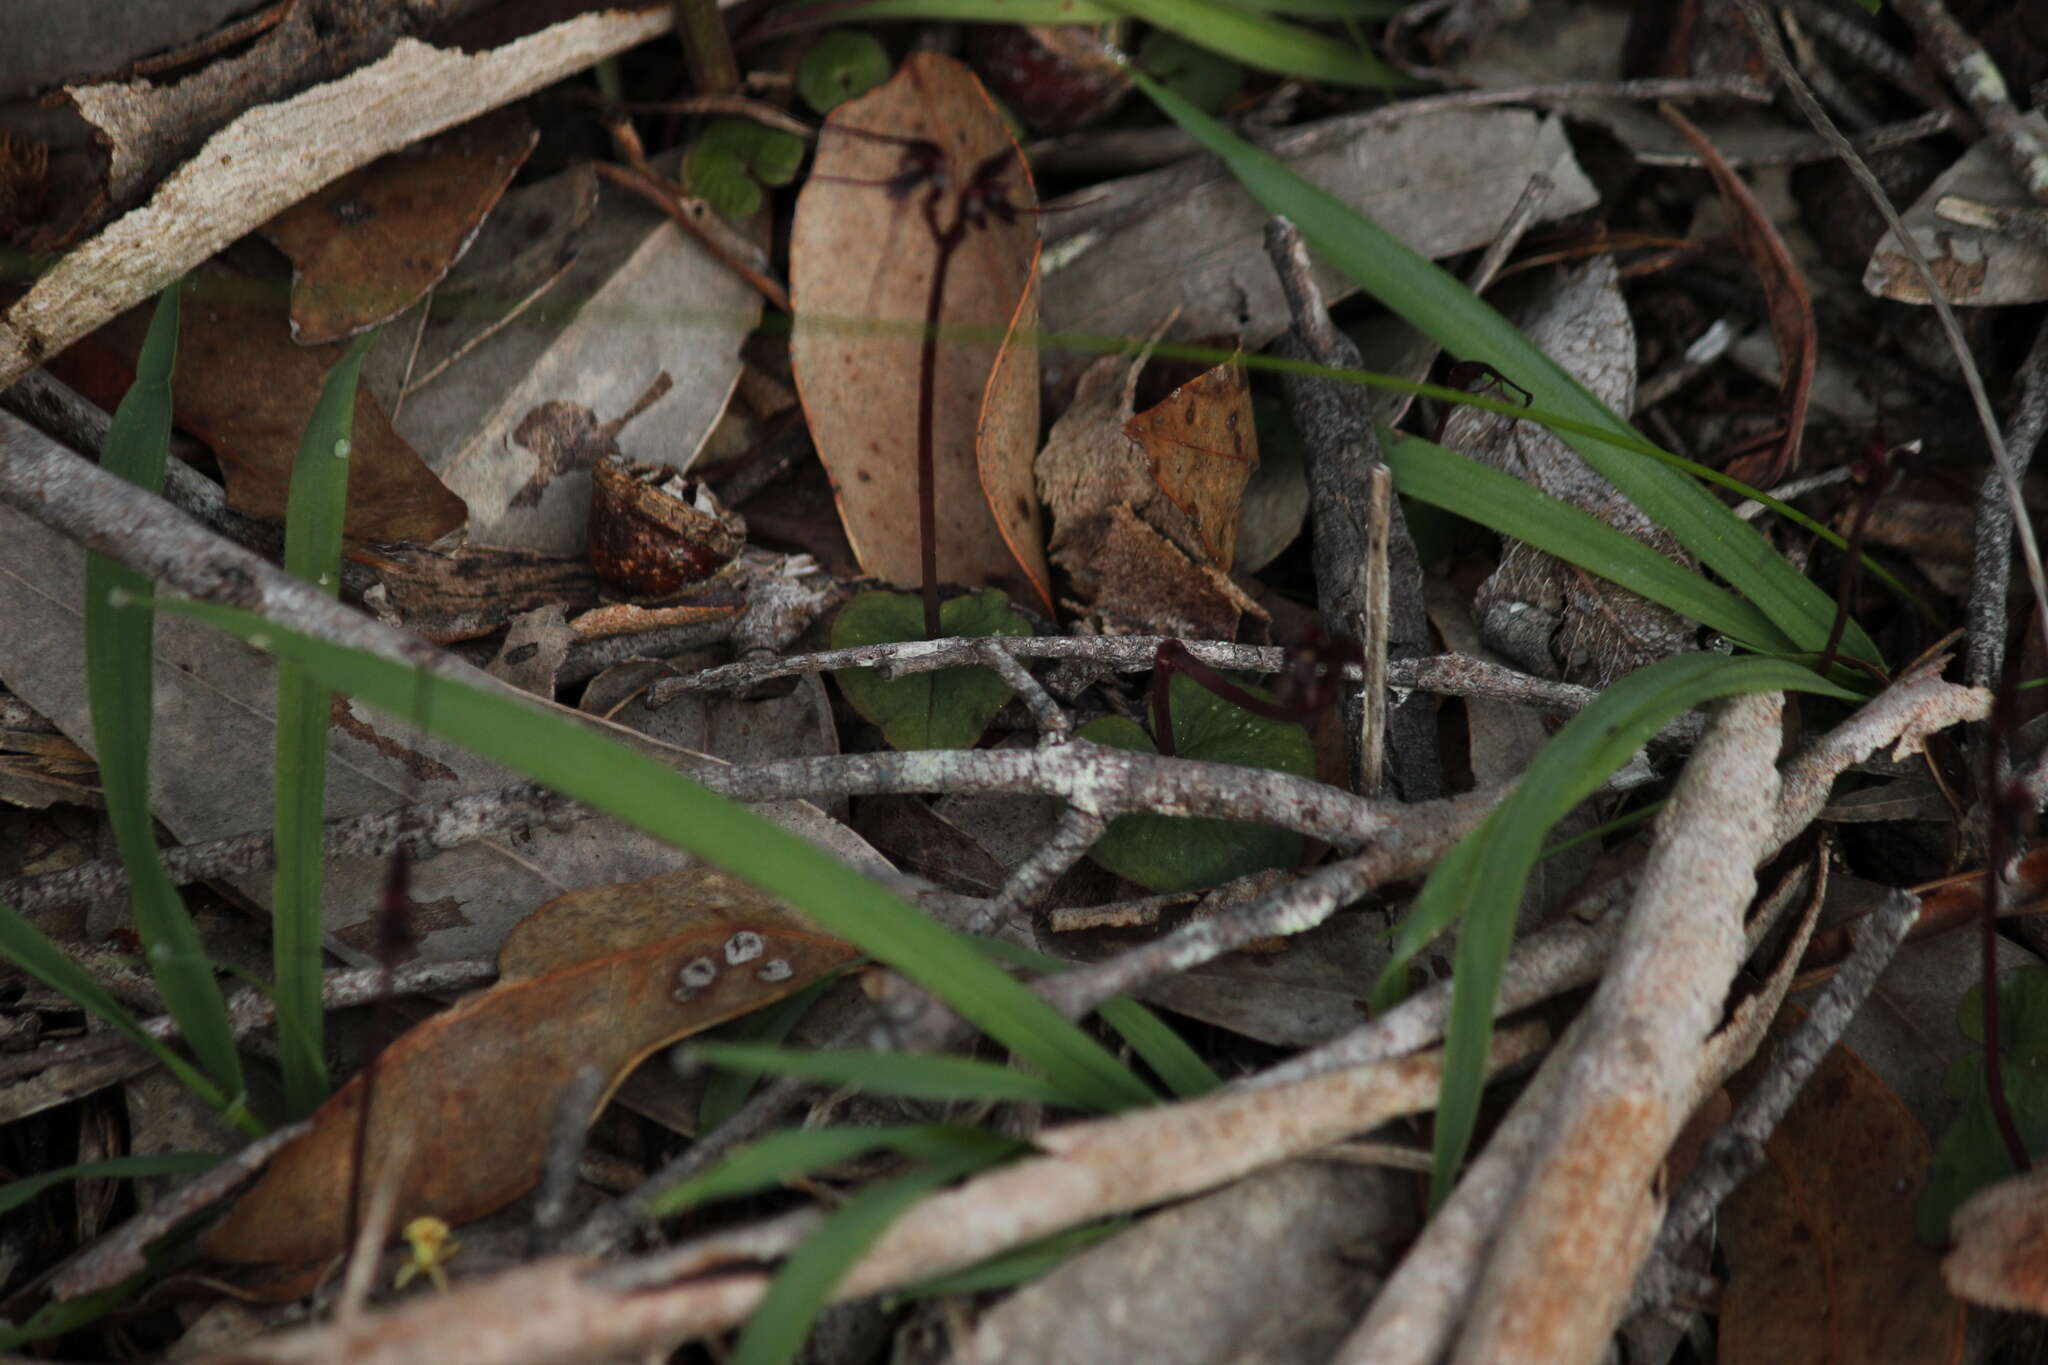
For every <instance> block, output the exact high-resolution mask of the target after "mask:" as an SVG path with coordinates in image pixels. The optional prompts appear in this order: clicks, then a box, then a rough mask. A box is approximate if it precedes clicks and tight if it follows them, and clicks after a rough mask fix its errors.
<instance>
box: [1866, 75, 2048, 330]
mask: <svg viewBox="0 0 2048 1365" xmlns="http://www.w3.org/2000/svg"><path fill="white" fill-rule="evenodd" d="M2025 122H2026V123H2027V124H2028V126H2030V127H2031V128H2032V129H2033V131H2034V135H2035V136H2036V137H2048V117H2044V116H2043V115H2042V114H2041V112H2040V111H2039V110H2036V111H2034V112H2033V113H2030V114H2028V115H2026V116H2025ZM1951 195H1954V196H1957V197H1960V198H1963V199H1970V200H1975V201H1977V202H1978V203H1981V204H1991V205H1994V206H2000V207H2003V206H2007V205H2011V206H2014V207H2021V206H2024V207H2038V205H2036V204H2035V203H2034V200H2033V197H2032V196H2031V195H2029V194H2028V193H2027V189H2026V186H2024V185H2022V184H2021V183H2020V181H2019V177H2018V176H2016V175H2014V174H2013V170H2012V163H2011V162H2010V161H2009V160H2008V159H2007V158H2006V156H2005V154H2004V153H2003V152H2001V151H1999V150H1998V148H1997V147H1996V146H1995V145H1993V143H1992V141H1991V139H1989V138H1985V139H1983V140H1982V141H1980V142H1978V143H1977V144H1976V145H1975V146H1973V147H1971V148H1970V150H1969V151H1967V152H1964V153H1963V155H1962V157H1961V159H1960V160H1958V161H1957V162H1956V163H1955V164H1954V165H1953V166H1950V167H1949V168H1948V169H1947V170H1945V171H1943V172H1942V173H1941V175H1940V176H1938V177H1937V178H1936V179H1935V182H1934V183H1933V184H1932V185H1929V186H1928V187H1927V189H1926V192H1925V193H1923V194H1922V195H1921V196H1920V197H1919V198H1918V199H1916V200H1914V201H1913V206H1912V207H1911V208H1909V209H1907V210H1906V211H1905V212H1904V213H1903V214H1901V215H1899V219H1900V221H1901V222H1902V223H1903V224H1904V225H1905V228H1906V231H1907V233H1909V234H1910V235H1911V236H1912V238H1913V243H1914V245H1916V246H1918V247H1919V248H1920V251H1921V253H1922V254H1923V255H1925V256H1926V257H1927V263H1928V265H1929V266H1931V267H1933V270H1934V278H1935V281H1936V283H1938V284H1940V286H1941V289H1942V292H1943V293H1945V294H1947V295H1948V298H1949V302H1950V303H1954V304H1958V305H1965V306H1969V307H1984V306H1987V305H1995V304H2011V303H2038V302H2040V301H2041V300H2042V299H2048V248H2044V247H2040V246H2036V245H2035V244H2034V243H2032V242H2029V241H2026V240H2025V239H2023V238H2020V237H2013V236H2009V235H2007V234H2005V233H2002V232H1994V231H1990V230H1988V229H1985V228H1977V227H1967V226H1964V225H1963V224H1961V223H1957V222H1954V221H1952V220H1951V219H1948V218H1944V217H1942V216H1941V215H1940V214H1939V213H1937V212H1936V211H1935V206H1936V205H1937V204H1939V203H1940V202H1941V201H1942V200H1943V199H1946V198H1948V197H1949V196H1951ZM1863 287H1864V288H1865V289H1867V290H1869V291H1870V292H1871V293H1873V294H1876V295H1878V296H1880V297H1881V298H1887V299H1896V300H1898V301H1899V302H1900V303H1926V302H1927V301H1928V298H1927V286H1926V284H1925V283H1923V282H1922V280H1921V278H1920V271H1919V270H1918V268H1917V267H1915V266H1914V264H1913V262H1912V261H1911V260H1910V259H1908V258H1907V256H1906V253H1905V250H1904V249H1903V248H1902V247H1901V246H1900V244H1899V239H1898V235H1897V234H1896V233H1893V232H1890V231H1887V232H1886V233H1885V235H1884V236H1883V237H1882V238H1881V239H1879V241H1878V244H1877V249H1876V250H1875V251H1873V252H1871V254H1870V264H1869V265H1868V266H1867V267H1866V268H1865V269H1864V272H1863Z"/></svg>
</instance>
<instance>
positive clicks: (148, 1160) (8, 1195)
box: [0, 1152, 220, 1216]
mask: <svg viewBox="0 0 2048 1365" xmlns="http://www.w3.org/2000/svg"><path fill="white" fill-rule="evenodd" d="M218 1165H220V1154H219V1153H217V1152H154V1153H151V1154H150V1155H148V1156H117V1157H109V1158H108V1159H107V1160H105V1161H87V1162H82V1163H81V1164H79V1165H76V1166H66V1167H63V1168H62V1169H61V1170H55V1171H39V1172H38V1173H36V1174H35V1175H30V1176H23V1177H22V1178H21V1179H19V1180H10V1181H8V1182H7V1183H6V1184H5V1185H0V1216H4V1215H6V1214H9V1213H12V1212H13V1211H14V1210H15V1209H18V1208H20V1207H21V1206H22V1205H23V1204H26V1203H27V1202H28V1201H29V1200H31V1199H33V1198H35V1197H36V1196H37V1195H39V1194H41V1193H42V1192H43V1191H44V1190H47V1189H50V1188H51V1187H53V1186H56V1185H62V1184H64V1183H66V1182H67V1181H72V1180H132V1179H134V1178H135V1177H136V1176H143V1175H185V1174H187V1173H189V1172H192V1171H208V1170H212V1169H213V1168H214V1167H215V1166H218Z"/></svg>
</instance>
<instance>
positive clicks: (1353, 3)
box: [772, 0, 1401, 79]
mask: <svg viewBox="0 0 2048 1365" xmlns="http://www.w3.org/2000/svg"><path fill="white" fill-rule="evenodd" d="M1230 7H1231V8H1235V9H1238V10H1250V11H1254V12H1258V13H1265V14H1286V15H1291V16H1293V17H1295V18H1298V19H1390V18H1392V17H1393V16H1394V15H1396V14H1399V13H1400V12H1401V4H1400V0H1235V4H1234V5H1233V6H1230ZM810 10H816V11H817V13H816V14H815V15H811V14H807V13H806V11H810ZM1120 17H1121V16H1120V15H1119V14H1118V12H1117V10H1116V8H1115V6H1114V4H1112V3H1107V2H1106V0H869V3H867V4H858V3H856V4H847V3H845V0H822V3H820V0H803V3H799V4H793V5H785V6H784V7H783V8H781V9H779V10H777V11H776V12H775V16H774V20H773V21H772V22H773V23H774V24H775V25H776V26H777V29H778V31H782V30H786V29H794V28H796V27H799V26H801V27H809V26H810V23H809V22H806V21H812V22H815V23H818V24H860V23H866V22H867V21H868V20H870V19H933V20H941V21H945V22H950V23H969V24H976V23H979V24H1106V23H1109V22H1111V21H1112V20H1115V19H1117V18H1120ZM1184 36H1185V35H1184ZM1191 41H1195V42H1200V41H1201V40H1200V39H1199V38H1196V39H1192V40H1191ZM1204 46H1207V44H1204ZM1218 50H1219V51H1221V50H1222V49H1218ZM1225 55H1230V54H1228V53H1227V52H1226V53H1225ZM1397 79H1398V78H1397Z"/></svg>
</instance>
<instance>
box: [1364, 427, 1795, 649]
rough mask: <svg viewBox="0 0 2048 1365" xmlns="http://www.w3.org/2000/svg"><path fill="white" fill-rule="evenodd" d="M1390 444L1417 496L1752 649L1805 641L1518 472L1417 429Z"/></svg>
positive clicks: (1400, 483)
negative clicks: (1497, 466) (1437, 441)
mask: <svg viewBox="0 0 2048 1365" xmlns="http://www.w3.org/2000/svg"><path fill="white" fill-rule="evenodd" d="M1383 450H1384V453H1385V455H1386V460H1387V467H1388V468H1389V469H1391V470H1392V471H1393V472H1394V482H1395V486H1396V487H1397V488H1399V489H1400V491H1401V492H1403V493H1405V494H1407V495H1408V496H1409V497H1412V498H1420V499H1421V500H1422V501H1423V502H1426V503H1430V504H1431V505H1433V506H1436V507H1441V508H1443V509H1444V510H1445V511H1447V512H1455V513H1457V514H1458V515H1459V516H1461V517H1464V518H1465V519H1466V520H1468V521H1476V522H1478V523H1479V524H1480V525H1481V526H1485V527H1488V528H1490V529H1492V530H1495V531H1499V532H1501V533H1502V534H1503V535H1511V536H1513V537H1514V538H1515V539H1517V540H1520V541H1525V542H1527V543H1528V544H1530V545H1533V546H1535V547H1536V548H1537V549H1539V550H1547V551H1549V552H1550V553H1551V554H1554V555H1556V556H1558V558H1560V559H1563V560H1566V561H1567V562H1569V563H1572V564H1576V565H1578V566H1579V567H1580V568H1582V569H1584V570H1586V572H1588V573H1591V574H1596V575H1598V576H1599V577H1601V578H1604V579H1606V580H1608V581H1609V582H1611V583H1618V584H1620V585H1621V586H1622V587H1624V588H1627V589H1628V590H1629V591H1630V592H1633V593H1636V594H1637V595H1639V596H1642V597H1647V598H1648V599H1650V600H1651V601H1652V602H1657V603H1661V604H1662V605H1664V606H1667V607H1669V608H1671V609H1672V610H1673V611H1675V612H1677V613H1678V614H1679V615H1681V616H1684V617H1687V618H1688V619H1690V620H1694V621H1697V622H1699V623H1700V624H1701V625H1703V626H1707V627H1710V628H1711V629H1714V630H1718V631H1720V632H1721V633H1722V634H1723V635H1726V636H1729V637H1730V638H1732V639H1735V640H1739V641H1740V642H1742V643H1743V644H1745V645H1748V646H1749V647H1750V648H1752V649H1756V650H1762V651H1765V652H1767V653H1772V654H1790V653H1793V652H1795V651H1796V650H1797V649H1798V646H1797V645H1795V644H1794V643H1793V642H1792V641H1791V640H1790V639H1788V638H1786V636H1785V633H1784V632H1783V631H1781V630H1779V629H1778V627H1777V626H1776V625H1775V624H1773V623H1772V621H1771V619H1770V618H1769V617H1768V616H1765V615H1764V614H1763V613H1762V612H1761V611H1758V610H1757V608H1756V606H1755V605H1754V604H1753V603H1749V602H1745V601H1743V600H1742V599H1741V598H1739V597H1737V596H1735V594H1733V593H1731V592H1728V591H1726V590H1725V589H1723V588H1719V587H1716V586H1715V585H1714V584H1712V583H1709V582H1708V581H1707V580H1706V579H1705V578H1703V577H1701V576H1700V575H1699V574H1697V573H1694V572H1693V571H1692V570H1690V569H1687V568H1685V567H1683V566H1682V565H1679V564H1676V563H1674V562H1672V561H1671V560H1669V559H1666V558H1665V557H1664V556H1663V555H1661V554H1658V553H1657V552H1656V551H1655V550H1653V549H1651V548H1650V547H1649V546H1647V545H1645V544H1644V543H1643V542H1642V541H1640V540H1637V539H1636V538H1635V537H1634V536H1632V535H1628V534H1627V533H1625V532H1622V531H1617V530H1615V529H1614V528H1613V527H1612V526H1609V525H1608V524H1607V523H1606V522H1604V521H1602V520H1600V519H1599V518H1598V517H1596V516H1593V515H1591V514H1589V513H1586V512H1582V511H1580V510H1579V509H1578V508H1576V507H1574V506H1572V505H1571V504H1570V503H1568V502H1565V501H1564V500H1563V499H1561V498H1554V497H1552V496H1550V495H1549V494H1548V493H1545V492H1543V491H1542V490H1541V489H1538V488H1534V487H1532V486H1531V485H1529V484H1526V483H1523V482H1522V481H1521V480H1520V479H1518V478H1516V477H1514V476H1513V475H1512V474H1503V473H1501V472H1500V471H1499V470H1497V469H1494V468H1491V467H1490V466H1487V465H1483V464H1481V463H1479V461H1477V460H1475V459H1472V458H1471V457H1470V456H1467V455H1461V454H1459V453H1458V452H1457V451H1454V450H1446V449H1444V448H1443V447H1442V446H1439V445H1432V444H1431V443H1430V442H1428V441H1425V440H1423V439H1421V438H1420V437H1417V436H1403V437H1399V438H1398V439H1395V440H1392V441H1389V442H1386V443H1385V445H1384V447H1383Z"/></svg>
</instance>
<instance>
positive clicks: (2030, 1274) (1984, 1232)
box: [1941, 1167, 2048, 1313]
mask: <svg viewBox="0 0 2048 1365" xmlns="http://www.w3.org/2000/svg"><path fill="white" fill-rule="evenodd" d="M1949 1230H1950V1233H1951V1235H1952V1236H1953V1237H1954V1239H1955V1247H1954V1249H1953V1250H1951V1251H1950V1252H1949V1254H1948V1258H1947V1259H1946V1260H1944V1261H1943V1262H1942V1263H1941V1276H1942V1279H1943V1280H1945V1281H1947V1283H1948V1287H1949V1288H1950V1289H1951V1290H1953V1291H1954V1292H1955V1293H1956V1295H1957V1296H1958V1297H1959V1298H1964V1299H1968V1300H1969V1301H1970V1302H1971V1303H1977V1304H1982V1305H1984V1306H1985V1307H1986V1308H2004V1309H2010V1310H2012V1311H2015V1312H2021V1313H2048V1169H2043V1168H2039V1167H2037V1168H2035V1169H2034V1170H2032V1171H2029V1172H2027V1173H2026V1174H2025V1175H2016V1176H2014V1177H2012V1178H2011V1179H2010V1180H2001V1181H1999V1182H1998V1183H1997V1184H1996V1185H1987V1186H1985V1187H1984V1188H1983V1189H1981V1190H1979V1191H1977V1192H1976V1193H1975V1194H1973V1195H1971V1196H1970V1197H1969V1199H1968V1200H1967V1201H1965V1202H1964V1204H1963V1206H1962V1207H1961V1208H1959V1209H1957V1210H1956V1212H1955V1216H1954V1217H1953V1218H1952V1219H1950V1220H1949Z"/></svg>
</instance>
